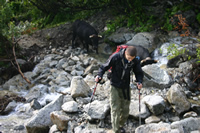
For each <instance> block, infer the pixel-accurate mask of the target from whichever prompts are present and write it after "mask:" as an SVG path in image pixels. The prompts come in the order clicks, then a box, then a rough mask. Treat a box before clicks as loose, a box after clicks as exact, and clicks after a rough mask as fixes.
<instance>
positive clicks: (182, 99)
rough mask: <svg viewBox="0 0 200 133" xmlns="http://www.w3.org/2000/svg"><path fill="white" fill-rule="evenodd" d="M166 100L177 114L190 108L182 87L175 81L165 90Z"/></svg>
mask: <svg viewBox="0 0 200 133" xmlns="http://www.w3.org/2000/svg"><path fill="white" fill-rule="evenodd" d="M167 100H168V101H169V103H170V104H171V105H172V107H173V109H174V110H175V111H176V112H177V113H178V114H180V113H182V112H185V111H188V110H189V109H190V102H189V101H188V100H187V97H186V95H185V93H184V90H183V89H182V87H181V86H180V85H179V84H177V83H175V84H173V85H172V86H171V87H170V89H169V91H168V92H167Z"/></svg>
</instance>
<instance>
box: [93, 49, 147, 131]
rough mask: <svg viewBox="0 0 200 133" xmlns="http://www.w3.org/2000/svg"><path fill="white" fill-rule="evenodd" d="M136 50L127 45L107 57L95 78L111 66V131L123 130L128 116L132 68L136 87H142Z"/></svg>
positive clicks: (99, 76)
mask: <svg viewBox="0 0 200 133" xmlns="http://www.w3.org/2000/svg"><path fill="white" fill-rule="evenodd" d="M136 54H137V50H136V48H135V47H134V46H128V47H127V48H126V49H123V50H121V51H119V52H118V53H115V54H113V55H111V57H109V59H108V60H107V61H106V63H105V64H103V65H101V66H100V68H99V72H98V75H97V76H96V78H95V81H96V82H99V81H100V80H101V79H102V77H103V74H104V73H105V71H107V70H108V69H110V68H112V72H111V75H110V84H111V93H110V106H111V122H112V132H114V133H120V132H125V130H124V129H123V126H124V123H125V122H126V120H127V119H128V116H129V105H130V99H131V91H130V73H131V70H133V72H134V74H135V77H136V81H137V87H138V89H141V88H142V81H143V76H144V75H143V71H142V68H141V66H140V60H139V59H137V58H135V57H136Z"/></svg>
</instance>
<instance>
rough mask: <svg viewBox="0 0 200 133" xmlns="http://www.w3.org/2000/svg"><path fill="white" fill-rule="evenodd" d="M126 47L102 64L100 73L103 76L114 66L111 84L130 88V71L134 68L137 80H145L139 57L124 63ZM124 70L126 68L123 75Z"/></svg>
mask: <svg viewBox="0 0 200 133" xmlns="http://www.w3.org/2000/svg"><path fill="white" fill-rule="evenodd" d="M124 53H125V49H123V50H121V51H120V52H118V53H116V54H113V55H112V56H111V57H110V58H109V59H108V60H107V61H106V63H105V64H103V65H101V66H100V68H99V73H98V75H99V76H100V77H103V74H104V73H105V71H107V70H108V69H110V68H111V67H112V73H111V78H110V82H111V85H113V86H115V87H117V88H123V89H129V86H130V72H131V70H133V72H134V74H135V77H136V80H137V82H140V83H142V81H143V77H144V74H143V71H142V68H141V66H140V60H139V59H138V58H135V59H133V60H132V61H131V62H130V63H127V65H126V63H124V61H123V60H124V58H125V55H124ZM125 66H127V68H126V67H125ZM123 70H125V71H124V72H125V73H124V75H123Z"/></svg>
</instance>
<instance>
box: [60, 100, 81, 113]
mask: <svg viewBox="0 0 200 133" xmlns="http://www.w3.org/2000/svg"><path fill="white" fill-rule="evenodd" d="M61 108H62V110H64V111H65V112H67V113H74V112H77V111H78V104H77V102H75V101H70V102H66V103H64V104H63V105H62V106H61Z"/></svg>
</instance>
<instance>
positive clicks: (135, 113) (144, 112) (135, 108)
mask: <svg viewBox="0 0 200 133" xmlns="http://www.w3.org/2000/svg"><path fill="white" fill-rule="evenodd" d="M140 106H141V112H139V101H134V100H131V104H130V112H129V115H130V116H132V117H134V118H136V119H139V115H140V117H141V118H142V119H145V118H147V117H148V116H150V111H149V109H148V108H147V106H146V105H145V103H144V102H141V105H140Z"/></svg>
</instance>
